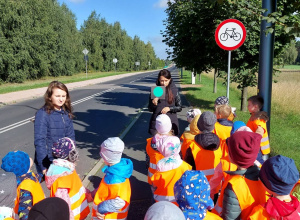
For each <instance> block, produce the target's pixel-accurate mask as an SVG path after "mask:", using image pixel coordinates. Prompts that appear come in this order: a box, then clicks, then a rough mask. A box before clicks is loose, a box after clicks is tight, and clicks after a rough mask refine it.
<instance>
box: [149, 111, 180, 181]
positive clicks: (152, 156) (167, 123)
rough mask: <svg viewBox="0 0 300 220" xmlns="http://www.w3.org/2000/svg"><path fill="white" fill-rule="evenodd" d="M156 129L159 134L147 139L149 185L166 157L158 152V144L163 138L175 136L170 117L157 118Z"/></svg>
mask: <svg viewBox="0 0 300 220" xmlns="http://www.w3.org/2000/svg"><path fill="white" fill-rule="evenodd" d="M155 129H156V131H157V133H156V134H155V135H154V137H152V138H148V139H147V145H146V168H147V170H148V183H149V184H150V185H151V180H150V178H151V177H152V176H153V174H154V172H155V171H156V164H157V162H158V161H159V160H160V159H162V158H163V157H164V156H163V155H162V154H161V153H160V152H159V151H158V150H157V147H156V142H157V141H158V140H160V139H161V138H163V137H168V136H173V135H174V134H173V131H172V122H171V119H170V117H169V116H168V115H166V114H160V115H158V116H157V117H156V121H155Z"/></svg>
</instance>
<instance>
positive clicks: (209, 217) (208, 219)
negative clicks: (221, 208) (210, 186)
mask: <svg viewBox="0 0 300 220" xmlns="http://www.w3.org/2000/svg"><path fill="white" fill-rule="evenodd" d="M203 220H222V218H221V217H220V216H218V215H216V214H214V213H212V212H209V211H207V212H206V216H205V218H204V219H203Z"/></svg>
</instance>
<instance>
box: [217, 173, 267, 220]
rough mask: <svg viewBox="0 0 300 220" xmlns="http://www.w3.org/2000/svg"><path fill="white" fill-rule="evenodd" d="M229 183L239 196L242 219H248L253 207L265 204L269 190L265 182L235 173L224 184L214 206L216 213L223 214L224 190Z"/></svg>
mask: <svg viewBox="0 0 300 220" xmlns="http://www.w3.org/2000/svg"><path fill="white" fill-rule="evenodd" d="M228 183H230V184H231V185H232V189H233V191H234V193H235V195H236V196H237V199H238V201H239V204H240V208H241V216H240V219H242V220H246V219H247V218H248V216H249V215H250V213H251V210H252V209H253V207H255V206H256V205H258V204H264V203H265V202H266V201H267V199H268V198H269V197H268V196H267V192H266V190H265V188H264V186H263V183H262V182H261V181H260V180H258V181H254V180H249V179H247V178H245V176H241V175H233V176H228V178H227V180H226V181H225V183H224V184H223V186H222V190H221V194H220V196H219V198H218V201H217V204H216V205H215V207H214V213H217V214H219V215H221V213H222V207H223V197H224V190H225V189H226V187H227V185H228Z"/></svg>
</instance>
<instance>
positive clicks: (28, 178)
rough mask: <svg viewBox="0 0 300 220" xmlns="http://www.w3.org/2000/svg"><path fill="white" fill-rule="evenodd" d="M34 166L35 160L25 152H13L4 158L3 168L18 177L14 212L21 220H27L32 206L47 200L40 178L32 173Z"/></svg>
mask: <svg viewBox="0 0 300 220" xmlns="http://www.w3.org/2000/svg"><path fill="white" fill-rule="evenodd" d="M32 164H33V160H32V159H31V158H30V157H29V155H28V154H27V153H25V152H23V151H11V152H9V153H8V154H6V155H5V157H3V158H2V164H1V168H2V169H3V170H5V171H6V172H12V173H14V174H15V176H16V181H17V189H16V190H17V197H16V200H15V206H14V212H15V213H16V214H18V216H19V219H20V220H25V219H27V218H28V213H29V210H30V209H31V208H32V206H33V205H34V204H36V203H37V202H39V201H41V200H43V199H44V198H45V194H44V192H43V189H42V187H41V184H40V182H39V180H38V178H37V177H36V176H35V174H34V173H32V172H31V171H30V169H31V167H32Z"/></svg>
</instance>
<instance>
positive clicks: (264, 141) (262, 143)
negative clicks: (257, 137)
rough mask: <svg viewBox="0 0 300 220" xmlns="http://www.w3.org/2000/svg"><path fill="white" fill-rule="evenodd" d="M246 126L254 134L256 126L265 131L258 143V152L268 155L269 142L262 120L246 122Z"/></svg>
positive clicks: (269, 150) (264, 123)
mask: <svg viewBox="0 0 300 220" xmlns="http://www.w3.org/2000/svg"><path fill="white" fill-rule="evenodd" d="M247 126H248V127H249V128H250V129H251V130H252V131H253V132H255V131H256V130H257V128H258V126H260V127H262V128H263V129H264V130H265V133H264V134H263V136H262V139H261V141H260V150H261V153H262V154H269V153H270V152H271V149H270V142H269V136H268V131H267V126H266V122H265V121H264V120H259V119H256V120H254V121H250V120H249V121H248V122H247Z"/></svg>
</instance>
